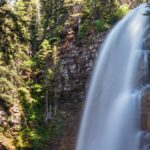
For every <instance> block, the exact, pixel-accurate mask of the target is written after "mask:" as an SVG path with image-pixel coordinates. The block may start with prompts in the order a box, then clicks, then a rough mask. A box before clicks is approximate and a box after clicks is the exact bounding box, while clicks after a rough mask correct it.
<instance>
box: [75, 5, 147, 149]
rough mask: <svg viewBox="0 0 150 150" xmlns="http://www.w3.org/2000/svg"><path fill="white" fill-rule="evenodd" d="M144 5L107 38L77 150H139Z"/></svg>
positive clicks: (94, 75)
mask: <svg viewBox="0 0 150 150" xmlns="http://www.w3.org/2000/svg"><path fill="white" fill-rule="evenodd" d="M145 6H146V5H145V4H143V5H141V6H139V7H137V8H135V9H134V10H132V11H131V12H130V13H129V14H128V15H127V16H125V17H124V18H123V19H122V20H121V21H120V22H119V23H118V24H117V25H116V26H115V27H114V29H113V30H112V31H111V32H110V34H109V35H108V37H107V39H106V41H105V43H104V45H103V47H102V50H101V52H100V56H99V57H98V60H97V63H96V68H95V71H94V73H93V76H92V82H91V84H90V89H89V91H88V95H87V102H86V106H85V111H84V115H83V119H82V124H81V129H80V133H79V137H78V142H77V147H76V150H139V148H140V134H139V130H140V123H139V117H140V114H139V100H140V95H141V92H140V90H139V88H138V87H137V84H138V83H137V82H138V80H139V74H140V73H139V72H140V71H139V69H140V67H141V66H140V65H141V60H142V59H143V58H144V54H143V50H142V44H143V37H144V33H145V28H146V25H148V23H147V22H148V17H146V16H145V15H143V14H142V13H143V10H145Z"/></svg>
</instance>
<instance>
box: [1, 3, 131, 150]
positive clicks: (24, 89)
mask: <svg viewBox="0 0 150 150" xmlns="http://www.w3.org/2000/svg"><path fill="white" fill-rule="evenodd" d="M76 5H78V6H80V7H77V9H78V10H77V11H76V14H74V17H76V18H78V22H76V23H75V24H76V26H78V29H77V30H76V32H77V39H82V38H84V37H85V36H86V34H87V32H88V31H89V30H90V29H91V28H92V29H94V30H95V32H102V31H106V30H108V29H109V28H110V27H111V26H112V25H114V24H115V23H116V22H117V21H118V20H119V19H120V18H121V17H123V16H124V15H125V14H126V13H127V12H128V11H129V7H128V6H127V5H122V6H120V4H119V3H118V2H117V1H116V0H114V1H107V0H81V1H79V0H75V1H72V0H20V1H16V2H15V1H11V3H10V2H9V3H8V2H7V1H5V0H3V1H2V2H1V3H0V76H1V78H0V84H1V88H0V105H2V106H3V107H4V108H5V110H6V111H7V119H8V120H9V119H10V112H9V110H10V108H11V107H12V106H13V105H14V104H15V103H18V104H20V110H21V112H20V113H21V123H20V127H19V132H18V133H17V134H16V135H15V136H13V135H12V136H13V138H14V143H15V145H16V147H17V149H25V148H27V147H28V148H32V149H35V150H38V149H47V148H48V145H49V141H50V138H51V136H52V135H54V134H58V133H59V131H60V129H61V118H60V117H59V111H57V104H58V103H59V102H57V101H56V99H55V94H54V91H53V90H54V88H53V85H54V80H55V70H56V69H57V59H58V58H57V55H58V42H59V41H60V40H61V38H62V34H61V33H62V32H63V30H65V28H66V26H72V25H73V23H74V22H73V21H72V20H71V19H70V15H71V10H72V8H73V7H74V6H76ZM110 12H111V13H110ZM2 128H3V126H2ZM2 128H0V129H1V130H2V131H3V132H6V131H7V132H10V133H11V132H12V130H11V128H12V125H11V124H8V125H7V127H6V128H4V129H2Z"/></svg>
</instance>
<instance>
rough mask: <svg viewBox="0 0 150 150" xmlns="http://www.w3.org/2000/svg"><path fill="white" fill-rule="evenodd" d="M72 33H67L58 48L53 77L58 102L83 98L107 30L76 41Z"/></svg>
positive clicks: (75, 100) (76, 100)
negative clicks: (55, 70)
mask: <svg viewBox="0 0 150 150" xmlns="http://www.w3.org/2000/svg"><path fill="white" fill-rule="evenodd" d="M73 33H74V32H73V31H72V32H69V33H68V35H67V37H66V39H64V41H62V43H63V42H64V44H62V43H61V47H60V49H59V64H58V68H57V76H56V78H55V83H56V84H55V95H56V97H57V99H58V101H59V102H61V101H64V100H66V102H67V101H68V102H75V103H76V102H78V101H82V100H83V99H84V97H85V91H86V89H87V87H88V85H87V84H88V82H87V80H88V78H89V75H90V73H91V72H92V69H93V66H94V63H95V60H96V57H97V55H98V52H99V51H98V49H99V47H101V45H102V42H103V40H104V37H105V35H106V33H107V32H103V33H89V35H87V36H88V37H87V38H86V39H83V40H81V41H76V39H75V35H74V34H73ZM70 37H71V38H70Z"/></svg>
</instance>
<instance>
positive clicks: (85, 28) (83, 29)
mask: <svg viewBox="0 0 150 150" xmlns="http://www.w3.org/2000/svg"><path fill="white" fill-rule="evenodd" d="M88 29H89V24H88V23H87V22H85V23H83V24H81V25H80V28H79V31H78V38H83V37H85V36H86V34H87V31H88Z"/></svg>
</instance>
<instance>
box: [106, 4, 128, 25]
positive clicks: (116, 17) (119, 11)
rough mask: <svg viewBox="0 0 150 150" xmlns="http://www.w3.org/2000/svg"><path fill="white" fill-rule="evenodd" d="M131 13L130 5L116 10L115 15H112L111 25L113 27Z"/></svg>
mask: <svg viewBox="0 0 150 150" xmlns="http://www.w3.org/2000/svg"><path fill="white" fill-rule="evenodd" d="M129 11H130V9H129V7H128V5H122V6H120V7H119V8H116V10H115V11H114V13H112V15H110V18H109V23H110V24H111V25H113V24H115V23H116V22H117V21H119V20H120V19H121V18H122V17H123V16H125V15H126V14H127V13H128V12H129Z"/></svg>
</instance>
